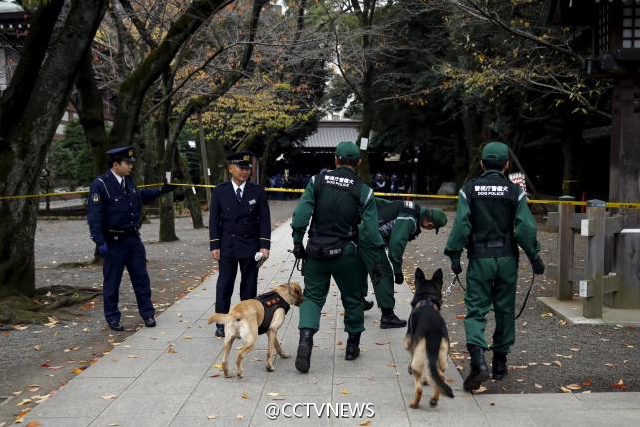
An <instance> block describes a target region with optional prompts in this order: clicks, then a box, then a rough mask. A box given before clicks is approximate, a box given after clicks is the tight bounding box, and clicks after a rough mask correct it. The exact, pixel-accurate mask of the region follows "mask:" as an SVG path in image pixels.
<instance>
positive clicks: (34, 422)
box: [27, 421, 42, 427]
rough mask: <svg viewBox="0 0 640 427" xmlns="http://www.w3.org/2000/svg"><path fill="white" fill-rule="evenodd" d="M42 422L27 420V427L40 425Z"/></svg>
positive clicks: (38, 426)
mask: <svg viewBox="0 0 640 427" xmlns="http://www.w3.org/2000/svg"><path fill="white" fill-rule="evenodd" d="M41 425H42V424H40V423H39V422H38V421H29V422H28V423H27V427H40V426H41Z"/></svg>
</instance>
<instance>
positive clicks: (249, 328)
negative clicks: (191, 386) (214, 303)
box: [208, 282, 302, 378]
mask: <svg viewBox="0 0 640 427" xmlns="http://www.w3.org/2000/svg"><path fill="white" fill-rule="evenodd" d="M263 296H267V297H269V300H268V301H266V304H267V305H271V302H273V301H282V300H284V301H285V302H286V304H289V305H295V306H296V307H298V306H300V303H302V289H301V288H300V285H299V284H297V283H294V282H291V285H290V286H288V285H286V284H285V285H280V286H276V287H275V288H273V289H272V292H266V293H264V294H262V295H259V296H258V297H257V298H256V299H248V300H244V301H240V302H239V303H237V304H234V306H233V307H231V310H229V313H228V314H221V313H215V314H213V315H212V316H211V317H209V320H208V322H209V324H212V323H214V322H215V323H224V334H225V339H224V345H223V347H222V353H223V358H222V370H223V372H224V376H225V377H227V378H229V377H231V375H230V374H229V364H228V361H229V352H230V351H231V346H232V345H233V341H234V340H235V339H236V338H241V339H242V340H243V341H244V344H243V346H242V349H241V350H240V352H239V353H238V357H237V359H236V366H237V371H236V375H237V376H238V378H242V375H243V373H244V370H243V368H242V360H243V358H244V355H245V353H248V352H250V351H251V350H253V348H254V347H255V344H256V340H257V339H258V335H259V334H262V333H266V334H267V338H268V343H267V362H266V365H267V366H266V367H267V371H269V372H271V371H273V356H274V353H275V352H278V354H279V355H280V357H282V358H283V359H286V358H288V357H289V355H288V354H287V353H285V352H284V351H283V350H282V347H281V346H280V342H279V341H278V336H277V334H278V329H280V326H282V324H283V323H284V319H285V316H286V311H287V310H289V305H287V308H286V309H285V308H282V307H278V306H276V305H273V307H274V308H275V307H278V308H276V309H275V311H273V309H271V313H270V314H269V316H267V318H265V315H266V314H267V312H266V310H265V304H264V303H263V302H261V297H263ZM278 296H279V298H278ZM286 304H285V305H286ZM269 317H270V318H269ZM267 323H268V324H267ZM263 324H264V325H263ZM263 328H264V329H263Z"/></svg>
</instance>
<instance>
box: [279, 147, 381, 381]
mask: <svg viewBox="0 0 640 427" xmlns="http://www.w3.org/2000/svg"><path fill="white" fill-rule="evenodd" d="M360 162H361V160H360V149H359V148H358V146H357V145H355V144H354V143H353V142H341V143H340V144H339V145H338V147H337V148H336V153H335V164H336V169H335V170H333V171H328V172H323V173H320V174H318V175H315V176H314V177H313V178H311V181H309V184H308V185H307V188H306V189H305V190H304V193H303V194H302V197H301V198H300V201H299V202H298V205H297V206H296V208H295V210H294V211H293V220H292V223H291V228H292V229H293V254H294V256H295V257H296V259H306V261H305V265H304V272H303V273H304V295H303V301H302V304H300V322H299V324H298V329H299V330H300V342H299V344H298V355H297V358H296V369H297V370H298V371H300V372H301V373H307V372H309V367H310V364H311V350H312V348H313V335H314V334H315V333H316V332H317V331H318V329H319V328H320V314H321V312H322V307H323V306H324V303H325V301H326V299H327V294H328V292H329V284H330V281H331V277H332V276H333V278H334V279H335V281H336V284H337V285H338V288H339V289H340V295H341V298H342V305H343V306H344V310H345V313H344V328H345V331H346V332H347V333H348V334H349V338H348V340H347V349H346V354H345V359H346V360H355V359H356V358H357V357H358V355H359V354H360V347H359V346H360V334H361V333H362V331H364V302H363V299H362V295H363V292H364V291H363V289H364V290H366V286H367V282H366V274H367V273H366V269H365V266H364V263H363V261H362V259H361V258H360V256H359V254H358V247H357V243H358V240H359V241H360V242H364V243H366V244H367V245H368V246H370V247H374V248H381V250H382V251H384V249H383V248H384V242H383V240H382V236H380V233H379V232H378V214H377V211H376V205H375V202H374V199H373V190H371V188H369V187H368V186H367V185H366V184H364V183H363V182H362V181H361V180H360V179H359V178H358V175H357V174H356V168H357V167H358V166H359V165H360ZM309 220H311V226H310V227H309V241H308V244H307V248H306V250H305V248H304V246H303V244H302V240H303V237H304V234H305V232H306V230H307V225H308V224H309ZM360 222H362V227H360V229H359V232H360V235H359V236H358V224H360Z"/></svg>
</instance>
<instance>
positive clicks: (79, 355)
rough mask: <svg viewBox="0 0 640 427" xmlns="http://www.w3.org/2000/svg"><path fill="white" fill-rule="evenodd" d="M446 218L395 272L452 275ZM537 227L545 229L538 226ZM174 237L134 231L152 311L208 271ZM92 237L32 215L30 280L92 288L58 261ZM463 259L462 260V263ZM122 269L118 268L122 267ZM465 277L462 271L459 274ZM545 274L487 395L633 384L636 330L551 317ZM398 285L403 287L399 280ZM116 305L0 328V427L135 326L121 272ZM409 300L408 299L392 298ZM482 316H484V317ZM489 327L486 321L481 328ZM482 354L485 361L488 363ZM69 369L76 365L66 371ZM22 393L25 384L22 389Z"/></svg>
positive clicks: (459, 305) (203, 253) (638, 368)
mask: <svg viewBox="0 0 640 427" xmlns="http://www.w3.org/2000/svg"><path fill="white" fill-rule="evenodd" d="M270 205H271V217H272V224H273V228H275V227H277V226H279V225H280V224H281V223H282V222H283V221H285V220H286V219H287V218H288V217H289V216H290V215H291V213H292V211H293V208H294V206H295V201H271V202H270ZM448 216H449V224H448V225H447V226H446V227H445V228H444V229H442V230H440V233H439V234H438V235H435V234H434V233H433V232H423V233H422V234H421V235H420V237H419V238H418V239H416V240H414V241H413V242H411V243H410V244H409V246H408V247H407V251H406V253H405V262H404V267H403V268H404V273H405V277H406V278H407V279H408V282H409V283H410V284H412V283H413V273H414V271H415V268H416V267H421V268H422V269H423V270H425V272H426V273H427V274H429V275H430V274H432V273H433V271H434V270H435V269H436V268H442V269H443V272H444V273H445V285H448V284H449V283H451V281H452V278H453V275H452V274H451V273H450V270H449V262H448V259H447V258H446V257H445V256H444V255H443V254H442V251H443V248H444V245H445V243H446V239H447V237H448V234H449V231H450V227H451V224H452V221H453V216H454V213H453V212H448ZM540 228H541V229H544V227H540ZM176 232H177V234H178V236H179V237H180V240H179V241H177V242H172V243H159V242H158V241H157V236H158V220H157V219H152V220H151V223H150V224H145V225H144V226H143V228H142V236H143V241H144V242H145V245H146V248H147V259H148V262H149V264H148V266H149V274H150V276H151V281H152V288H153V297H154V303H155V304H156V305H157V307H158V311H161V310H163V309H164V308H166V307H168V306H169V305H171V304H172V303H173V302H174V301H175V300H176V299H179V298H181V296H182V295H183V294H184V293H185V292H187V291H188V290H189V288H190V287H192V286H196V285H198V284H199V283H201V281H202V280H203V279H204V277H206V276H207V275H209V274H211V273H212V272H213V271H214V266H213V262H212V261H211V258H210V255H209V251H208V240H209V238H208V232H207V230H193V228H192V227H191V221H190V218H188V217H180V218H178V219H177V220H176ZM539 239H540V241H541V244H542V248H543V259H544V260H545V262H547V263H548V262H550V261H551V259H552V256H553V252H554V251H555V239H556V235H555V233H552V232H548V231H540V232H539ZM92 251H93V244H92V242H91V241H90V240H89V237H88V228H87V225H86V221H85V220H84V219H78V220H65V221H63V220H51V221H48V220H41V221H39V223H38V229H37V233H36V278H37V284H38V287H43V286H48V285H59V284H65V285H72V286H90V287H96V288H100V286H101V284H102V268H101V267H100V266H89V267H83V268H78V267H73V268H72V267H65V266H64V264H65V263H73V262H83V261H89V260H90V259H91V257H92ZM465 264H466V262H465ZM125 275H126V273H125ZM462 280H463V281H464V274H463V275H462ZM530 280H531V267H530V265H529V263H528V261H526V257H524V256H523V257H522V258H521V262H520V272H519V280H518V297H517V302H516V304H517V309H519V307H520V305H521V304H522V300H523V298H524V295H525V293H526V290H527V289H528V286H529V283H530ZM554 285H555V284H554V281H553V280H549V279H547V278H546V277H545V278H543V277H540V276H538V277H537V278H536V281H535V285H534V289H533V291H532V293H531V297H530V298H529V303H528V305H527V307H526V308H525V310H524V312H523V314H522V317H521V318H520V319H518V321H517V335H516V344H515V346H514V347H513V349H512V353H511V355H510V356H509V365H510V372H509V376H508V377H507V378H506V379H505V380H503V381H501V382H497V383H492V382H488V383H487V384H486V385H487V391H486V393H550V392H561V391H562V390H561V387H564V386H568V385H571V388H574V389H577V387H580V388H579V389H577V392H582V391H616V390H617V388H616V387H614V386H613V384H614V383H617V382H619V381H620V380H623V383H624V384H625V386H626V388H625V390H626V391H640V378H639V377H638V372H640V357H639V356H640V354H639V347H640V332H639V330H638V329H637V328H626V327H625V328H623V327H617V326H613V325H611V326H586V325H581V326H571V325H569V324H566V323H565V322H564V321H563V320H562V319H560V318H558V317H557V316H555V315H553V314H551V312H550V311H549V310H548V309H547V308H546V306H545V305H544V304H542V303H540V302H538V301H537V300H536V297H538V296H551V295H553V291H554ZM405 286H406V285H405ZM120 295H121V309H122V308H124V310H123V315H124V317H123V322H124V323H125V327H126V328H127V331H126V332H125V333H124V334H115V335H114V334H113V333H111V331H109V330H108V329H107V328H106V327H105V323H104V320H103V317H102V307H101V305H102V301H101V299H99V298H98V299H97V300H96V302H95V304H91V303H87V304H84V305H82V306H81V307H79V308H78V312H77V315H76V316H75V317H73V318H72V319H70V320H64V321H60V322H59V323H57V324H55V325H51V327H48V326H34V325H29V326H28V328H27V329H25V330H22V331H15V330H13V331H4V332H1V333H0V346H1V348H2V351H1V352H0V396H9V397H11V398H12V399H11V400H9V401H6V402H5V403H4V404H2V402H3V399H2V398H0V426H2V423H3V422H7V423H10V422H12V421H13V418H14V417H15V415H16V414H17V413H18V412H19V411H20V410H22V409H24V408H25V407H29V406H32V405H26V406H20V407H19V406H16V404H17V403H19V402H20V401H21V400H22V399H25V398H33V396H34V395H46V394H47V393H49V392H50V391H52V390H55V389H56V388H57V387H59V386H60V385H61V384H64V383H66V382H67V381H69V380H70V379H71V378H73V377H74V376H75V375H76V374H77V373H78V372H79V370H78V369H82V368H84V367H86V366H88V365H89V364H91V363H92V361H94V359H96V358H98V357H100V356H101V355H102V354H103V352H107V351H109V350H110V349H111V348H112V347H113V346H114V345H117V343H118V342H120V341H122V340H123V339H124V338H125V337H126V336H128V335H130V334H132V333H133V332H135V330H137V329H138V328H140V327H141V326H142V323H141V319H140V318H139V316H138V313H137V310H136V305H135V298H134V295H133V291H132V288H131V286H130V285H129V281H128V279H127V278H126V277H125V279H124V280H123V286H122V288H121V293H120ZM462 298H463V294H462V290H461V289H460V288H459V287H458V286H457V285H456V286H454V287H452V289H451V293H449V294H447V295H446V299H445V303H444V306H443V310H442V314H443V316H444V317H445V319H446V321H447V324H448V326H449V333H450V337H451V342H452V348H451V356H452V359H453V360H454V363H456V364H457V365H458V369H460V370H461V371H462V375H463V377H464V376H466V375H467V373H468V371H469V366H468V360H467V357H468V354H467V353H466V348H465V344H464V343H465V339H464V325H463V321H462V320H461V319H460V317H462V316H464V314H465V308H464V304H463V302H462ZM397 304H409V301H408V300H406V301H401V300H400V301H397ZM489 317H490V316H489ZM492 331H493V321H492V320H491V319H490V320H489V324H488V327H487V333H488V336H489V337H490V334H491V333H492ZM490 357H491V356H490V353H489V354H488V360H490ZM74 370H75V372H74ZM30 390H31V391H30Z"/></svg>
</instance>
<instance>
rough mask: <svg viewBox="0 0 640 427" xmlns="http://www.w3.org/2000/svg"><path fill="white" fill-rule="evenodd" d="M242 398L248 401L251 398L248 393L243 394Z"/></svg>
mask: <svg viewBox="0 0 640 427" xmlns="http://www.w3.org/2000/svg"><path fill="white" fill-rule="evenodd" d="M242 398H243V399H248V398H249V394H248V393H247V392H246V391H243V392H242Z"/></svg>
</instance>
